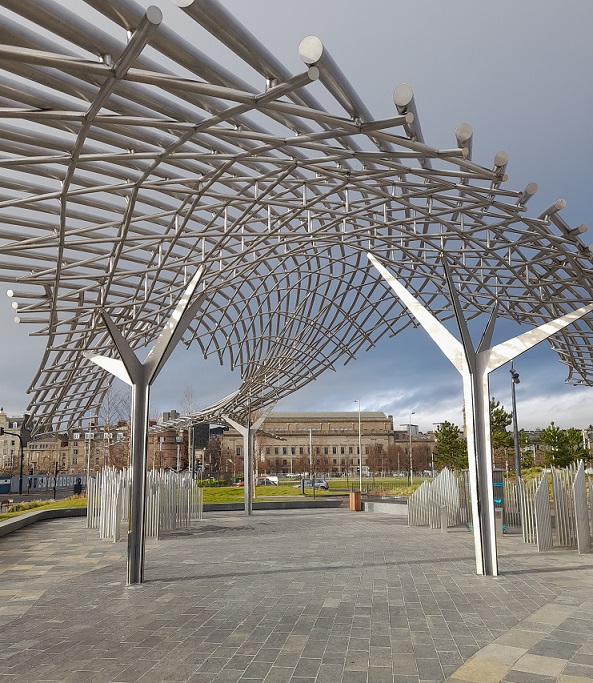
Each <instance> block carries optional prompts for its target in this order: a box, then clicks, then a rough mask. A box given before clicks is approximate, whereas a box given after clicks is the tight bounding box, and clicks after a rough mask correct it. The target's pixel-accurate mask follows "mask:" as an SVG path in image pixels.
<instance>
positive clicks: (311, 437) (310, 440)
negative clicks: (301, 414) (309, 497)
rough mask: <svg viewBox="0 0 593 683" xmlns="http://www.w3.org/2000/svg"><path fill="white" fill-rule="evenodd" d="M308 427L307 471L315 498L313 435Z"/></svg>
mask: <svg viewBox="0 0 593 683" xmlns="http://www.w3.org/2000/svg"><path fill="white" fill-rule="evenodd" d="M312 434H313V433H312V431H311V429H310V428H309V472H310V476H311V487H312V489H313V498H315V476H314V473H313V436H312Z"/></svg>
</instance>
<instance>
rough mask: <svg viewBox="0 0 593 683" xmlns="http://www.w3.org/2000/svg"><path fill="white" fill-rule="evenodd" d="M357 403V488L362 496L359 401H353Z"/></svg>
mask: <svg viewBox="0 0 593 683" xmlns="http://www.w3.org/2000/svg"><path fill="white" fill-rule="evenodd" d="M354 403H358V472H359V474H358V482H359V483H358V486H359V490H360V493H361V494H362V430H361V423H360V401H354Z"/></svg>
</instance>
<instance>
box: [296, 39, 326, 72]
mask: <svg viewBox="0 0 593 683" xmlns="http://www.w3.org/2000/svg"><path fill="white" fill-rule="evenodd" d="M322 56H323V43H322V42H321V41H320V40H319V38H318V37H317V36H307V37H306V38H303V39H302V40H301V43H300V45H299V57H300V58H301V59H302V60H303V62H305V64H309V65H311V64H317V62H318V61H319V60H320V59H321V57H322Z"/></svg>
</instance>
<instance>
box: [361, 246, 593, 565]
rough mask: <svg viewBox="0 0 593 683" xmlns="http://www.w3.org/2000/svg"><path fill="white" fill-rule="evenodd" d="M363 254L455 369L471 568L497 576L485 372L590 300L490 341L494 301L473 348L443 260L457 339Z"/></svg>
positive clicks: (566, 321) (579, 313) (576, 314)
mask: <svg viewBox="0 0 593 683" xmlns="http://www.w3.org/2000/svg"><path fill="white" fill-rule="evenodd" d="M368 256H369V260H370V261H371V263H372V264H373V265H374V266H375V268H376V269H377V270H378V271H379V273H381V275H382V276H383V278H384V279H385V281H386V282H387V284H388V285H389V286H390V287H391V288H392V289H393V291H394V292H395V293H396V295H397V296H398V298H399V299H400V301H401V302H402V303H403V304H404V305H405V306H406V308H407V309H408V310H409V311H410V313H411V314H412V315H413V316H414V317H415V318H416V320H417V321H418V322H419V323H420V325H422V327H423V328H424V329H425V330H426V331H427V332H428V334H429V335H430V336H431V337H432V339H433V340H434V341H435V342H436V344H437V345H438V346H439V348H440V349H441V351H443V353H444V354H445V355H446V356H447V358H448V359H449V360H450V361H451V363H453V365H454V366H455V368H456V369H457V370H458V371H459V373H460V374H461V377H462V379H463V396H464V403H465V411H466V415H467V416H468V419H467V425H466V430H467V446H468V465H469V479H470V494H471V495H470V499H471V506H472V515H473V520H474V524H473V527H474V546H475V553H476V573H478V574H484V575H486V576H498V557H497V552H496V526H495V519H494V496H493V486H492V448H491V438H490V419H489V404H490V398H489V388H488V376H489V374H490V373H491V372H492V371H494V370H496V369H497V368H499V367H501V366H502V365H504V364H505V363H508V362H509V361H511V360H513V358H516V357H517V356H519V355H520V354H521V353H523V352H525V351H527V350H528V349H530V348H532V347H533V346H535V345H536V344H539V343H540V342H541V341H543V340H544V339H547V338H548V337H551V336H552V335H553V334H555V333H556V332H559V331H560V330H562V329H564V328H565V327H566V326H567V325H570V324H571V323H573V322H575V321H576V320H579V318H582V317H583V316H584V315H586V314H587V313H589V312H591V311H592V310H593V304H589V305H587V306H583V307H581V308H579V309H577V310H575V311H573V312H571V313H567V314H566V315H563V316H561V317H559V318H556V319H555V320H551V321H550V322H547V323H544V324H543V325H540V326H539V327H536V328H534V329H532V330H529V331H528V332H524V333H523V334H520V335H519V336H517V337H514V338H513V339H509V340H507V341H506V342H503V343H501V344H496V345H495V346H492V347H491V346H490V344H491V341H492V335H493V333H494V324H495V322H496V317H497V313H498V306H495V308H494V310H493V311H492V314H491V316H490V319H489V321H488V324H487V325H486V328H485V330H484V333H483V335H482V339H481V340H480V343H479V344H478V347H477V349H476V348H475V347H474V344H473V341H472V338H471V335H470V333H469V329H468V326H467V321H466V318H465V315H464V311H463V308H462V306H461V303H460V301H459V297H458V294H457V290H456V288H455V286H454V283H453V281H452V278H451V274H450V271H449V268H448V265H447V262H446V261H445V260H443V268H444V270H445V277H446V280H447V283H448V285H449V292H450V295H451V303H452V305H453V309H454V311H455V317H456V320H457V325H458V328H459V333H460V336H461V341H459V340H457V339H456V338H455V337H454V336H453V335H452V334H451V333H450V332H449V330H447V329H446V328H445V327H444V325H443V324H442V323H441V322H440V321H439V320H438V319H437V318H436V317H435V316H434V315H433V314H432V313H430V311H428V310H427V309H426V307H425V306H424V305H423V304H422V303H421V302H420V301H418V299H416V298H415V297H414V296H413V295H412V294H410V292H408V290H407V289H406V288H405V287H404V286H403V285H402V284H401V283H400V282H398V281H397V279H396V278H395V277H394V276H393V275H391V273H390V272H389V271H388V270H387V269H386V268H385V267H384V266H383V265H381V263H379V261H377V259H376V258H375V257H374V256H373V255H372V254H369V255H368ZM410 422H411V420H410ZM478 503H479V504H478Z"/></svg>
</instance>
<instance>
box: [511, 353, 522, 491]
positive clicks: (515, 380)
mask: <svg viewBox="0 0 593 683" xmlns="http://www.w3.org/2000/svg"><path fill="white" fill-rule="evenodd" d="M510 372H511V399H512V411H513V439H514V441H515V477H516V478H517V479H521V451H520V448H519V428H518V427H517V402H516V400H515V384H519V373H518V372H516V370H515V368H514V367H513V364H512V363H511V370H510Z"/></svg>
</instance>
